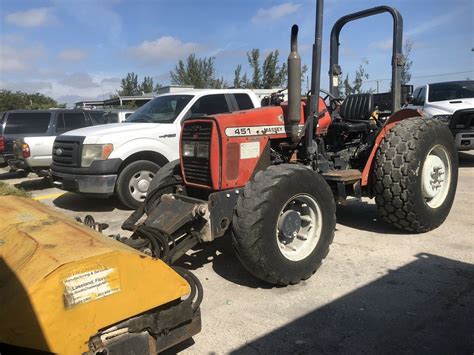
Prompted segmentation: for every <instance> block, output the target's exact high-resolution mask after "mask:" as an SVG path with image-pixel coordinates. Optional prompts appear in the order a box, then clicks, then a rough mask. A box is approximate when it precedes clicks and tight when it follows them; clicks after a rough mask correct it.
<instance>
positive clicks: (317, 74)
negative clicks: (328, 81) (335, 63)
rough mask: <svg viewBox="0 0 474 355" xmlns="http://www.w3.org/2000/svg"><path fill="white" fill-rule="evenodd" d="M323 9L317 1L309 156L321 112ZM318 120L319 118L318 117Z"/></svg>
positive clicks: (308, 136)
mask: <svg viewBox="0 0 474 355" xmlns="http://www.w3.org/2000/svg"><path fill="white" fill-rule="evenodd" d="M323 9H324V1H323V0H317V1H316V23H315V26H314V43H313V62H312V68H311V71H312V75H311V93H310V95H309V108H308V111H307V114H308V115H307V117H306V120H307V121H308V120H309V123H308V125H307V128H306V132H305V147H306V152H307V157H308V158H311V156H312V155H313V154H314V153H315V152H316V147H315V146H314V142H313V132H314V118H315V117H317V116H318V113H319V90H320V88H321V52H322V49H321V44H322V37H323ZM316 121H317V118H316Z"/></svg>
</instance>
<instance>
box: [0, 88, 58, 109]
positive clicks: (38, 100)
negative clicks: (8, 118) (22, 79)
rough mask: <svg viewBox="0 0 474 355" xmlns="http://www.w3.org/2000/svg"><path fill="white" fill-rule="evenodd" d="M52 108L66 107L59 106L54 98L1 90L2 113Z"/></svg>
mask: <svg viewBox="0 0 474 355" xmlns="http://www.w3.org/2000/svg"><path fill="white" fill-rule="evenodd" d="M52 107H58V108H59V107H66V105H65V104H58V102H57V101H56V100H54V99H53V98H51V97H49V96H46V95H43V94H40V93H35V94H28V93H26V92H22V91H17V92H12V91H10V90H0V112H4V111H8V110H20V109H25V110H38V109H48V108H52Z"/></svg>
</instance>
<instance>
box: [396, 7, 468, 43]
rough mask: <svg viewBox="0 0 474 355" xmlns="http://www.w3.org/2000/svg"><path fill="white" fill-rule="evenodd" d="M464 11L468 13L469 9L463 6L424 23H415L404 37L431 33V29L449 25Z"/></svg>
mask: <svg viewBox="0 0 474 355" xmlns="http://www.w3.org/2000/svg"><path fill="white" fill-rule="evenodd" d="M465 11H469V8H466V7H464V6H463V7H460V6H458V7H456V8H454V9H453V10H452V11H450V12H448V13H446V14H443V15H439V16H435V17H432V18H430V19H429V20H427V21H424V22H417V25H416V26H415V27H413V28H411V29H409V30H408V31H406V32H405V36H407V37H412V36H415V35H419V34H423V33H426V32H428V31H431V30H432V29H433V28H436V27H440V26H442V25H444V24H448V23H449V24H451V21H452V20H455V19H456V18H457V17H458V16H459V15H461V14H462V13H463V12H465Z"/></svg>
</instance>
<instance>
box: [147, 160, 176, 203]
mask: <svg viewBox="0 0 474 355" xmlns="http://www.w3.org/2000/svg"><path fill="white" fill-rule="evenodd" d="M182 184H183V177H182V176H181V165H180V161H179V159H176V160H173V161H170V162H169V163H167V164H166V165H165V166H163V167H162V168H161V169H160V170H159V171H158V172H157V173H156V175H155V177H154V178H153V180H152V181H151V184H150V187H149V188H148V193H147V196H146V198H145V212H147V211H151V210H152V209H153V208H154V206H156V204H157V202H158V201H159V200H160V198H161V195H163V194H167V193H175V192H177V190H178V189H181V193H183V186H182Z"/></svg>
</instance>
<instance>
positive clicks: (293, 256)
mask: <svg viewBox="0 0 474 355" xmlns="http://www.w3.org/2000/svg"><path fill="white" fill-rule="evenodd" d="M295 215H296V216H298V220H295V218H294V217H295ZM321 228H322V214H321V208H320V207H319V205H318V203H317V202H316V200H315V199H314V198H313V197H312V196H311V195H308V194H299V195H296V196H293V197H292V198H290V199H289V200H288V202H287V203H285V205H284V206H283V208H282V209H281V211H280V213H279V216H278V220H277V226H276V233H275V234H276V241H277V244H278V248H279V250H280V252H281V254H282V255H283V256H284V257H285V258H286V259H288V260H291V261H301V260H303V259H305V258H307V257H308V256H309V255H310V254H311V253H312V252H313V250H314V249H315V248H316V246H317V244H318V241H319V238H320V237H321Z"/></svg>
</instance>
